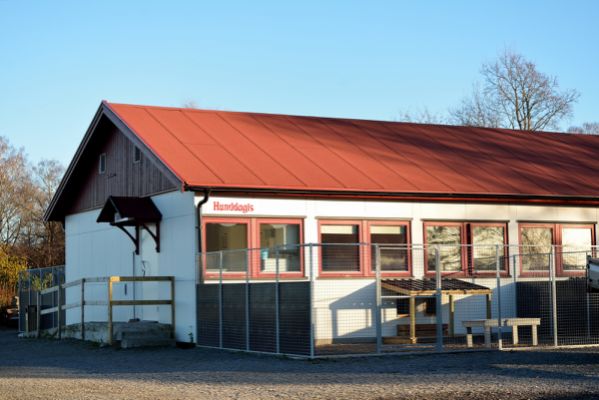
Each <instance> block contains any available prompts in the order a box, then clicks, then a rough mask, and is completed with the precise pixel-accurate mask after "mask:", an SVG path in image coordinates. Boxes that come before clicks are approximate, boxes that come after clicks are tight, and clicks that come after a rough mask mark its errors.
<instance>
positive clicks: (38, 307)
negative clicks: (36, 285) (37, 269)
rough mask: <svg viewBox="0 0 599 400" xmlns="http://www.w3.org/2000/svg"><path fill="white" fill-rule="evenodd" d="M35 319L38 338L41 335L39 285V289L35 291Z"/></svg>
mask: <svg viewBox="0 0 599 400" xmlns="http://www.w3.org/2000/svg"><path fill="white" fill-rule="evenodd" d="M36 311H37V313H36V317H35V328H36V329H37V332H36V336H37V337H38V338H39V337H40V333H41V330H42V329H41V324H42V314H41V311H42V288H41V285H40V289H39V290H38V291H37V307H36Z"/></svg>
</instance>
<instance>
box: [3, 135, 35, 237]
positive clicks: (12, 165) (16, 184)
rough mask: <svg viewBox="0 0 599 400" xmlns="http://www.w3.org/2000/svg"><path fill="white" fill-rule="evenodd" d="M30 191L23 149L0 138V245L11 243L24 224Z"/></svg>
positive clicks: (31, 195)
mask: <svg viewBox="0 0 599 400" xmlns="http://www.w3.org/2000/svg"><path fill="white" fill-rule="evenodd" d="M32 197H33V190H32V185H31V179H30V176H29V171H28V168H27V160H26V158H25V155H24V153H23V150H17V149H15V148H14V147H12V146H11V145H10V144H9V143H8V140H6V139H5V138H3V137H0V244H3V245H5V246H14V245H16V244H17V242H18V240H19V239H20V237H21V233H22V231H23V229H24V228H25V226H26V224H27V214H28V209H29V208H30V206H31V199H32Z"/></svg>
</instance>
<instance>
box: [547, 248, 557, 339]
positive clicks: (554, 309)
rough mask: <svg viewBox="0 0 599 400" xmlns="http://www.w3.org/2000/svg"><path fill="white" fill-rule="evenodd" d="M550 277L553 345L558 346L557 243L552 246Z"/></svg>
mask: <svg viewBox="0 0 599 400" xmlns="http://www.w3.org/2000/svg"><path fill="white" fill-rule="evenodd" d="M549 259H550V264H549V269H550V271H549V277H550V279H551V318H552V326H553V346H555V347H557V346H558V344H559V343H558V334H557V285H556V283H555V245H552V246H551V255H550V256H549Z"/></svg>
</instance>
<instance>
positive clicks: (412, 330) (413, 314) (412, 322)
mask: <svg viewBox="0 0 599 400" xmlns="http://www.w3.org/2000/svg"><path fill="white" fill-rule="evenodd" d="M417 340H418V339H417V338H416V297H414V296H412V297H410V342H412V344H415V343H416V341H417Z"/></svg>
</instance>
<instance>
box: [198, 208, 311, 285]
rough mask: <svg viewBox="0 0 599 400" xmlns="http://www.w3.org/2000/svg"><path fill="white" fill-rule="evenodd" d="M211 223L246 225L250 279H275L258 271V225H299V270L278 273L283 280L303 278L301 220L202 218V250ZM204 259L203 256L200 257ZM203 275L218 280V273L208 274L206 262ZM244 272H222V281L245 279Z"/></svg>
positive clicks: (270, 274) (302, 223) (269, 274)
mask: <svg viewBox="0 0 599 400" xmlns="http://www.w3.org/2000/svg"><path fill="white" fill-rule="evenodd" d="M211 223H227V224H246V225H247V227H248V231H247V232H248V233H247V236H248V237H247V239H248V240H247V248H248V249H251V251H252V253H251V255H250V257H249V263H250V265H249V270H250V271H249V272H250V273H249V277H250V278H253V279H255V278H265V279H272V278H274V277H275V274H274V273H270V272H262V271H261V270H260V225H261V224H283V223H284V224H295V225H299V230H300V232H299V240H300V243H299V246H300V270H299V271H291V272H286V271H282V272H280V273H279V277H280V278H282V279H285V278H303V277H304V273H305V269H304V251H303V249H302V247H301V246H302V245H303V244H304V222H303V220H302V219H301V218H295V219H292V218H242V217H204V218H203V220H202V248H203V249H206V232H207V230H206V225H207V224H211ZM202 257H205V254H204V255H202ZM203 261H204V262H203V263H202V264H203V269H204V270H203V273H204V277H205V278H206V279H218V278H219V277H220V274H219V273H214V272H209V271H208V270H207V269H206V267H207V265H206V260H205V258H204V260H203ZM245 278H246V272H224V271H223V279H245Z"/></svg>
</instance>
